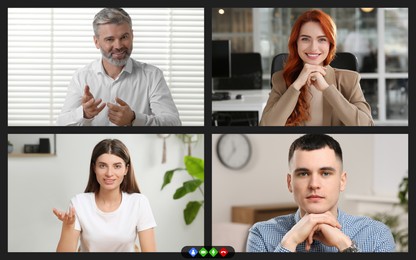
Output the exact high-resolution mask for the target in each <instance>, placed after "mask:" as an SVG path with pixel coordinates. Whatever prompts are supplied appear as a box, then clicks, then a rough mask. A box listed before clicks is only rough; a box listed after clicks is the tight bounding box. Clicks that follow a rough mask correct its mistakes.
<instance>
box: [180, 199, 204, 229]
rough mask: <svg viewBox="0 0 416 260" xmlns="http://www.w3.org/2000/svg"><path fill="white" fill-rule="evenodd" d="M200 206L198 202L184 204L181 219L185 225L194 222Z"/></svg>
mask: <svg viewBox="0 0 416 260" xmlns="http://www.w3.org/2000/svg"><path fill="white" fill-rule="evenodd" d="M201 206H202V202H199V201H190V202H188V204H186V208H185V209H184V210H183V217H184V219H185V223H186V225H189V224H191V223H192V222H193V221H194V219H195V218H196V216H197V215H198V212H199V209H200V208H201Z"/></svg>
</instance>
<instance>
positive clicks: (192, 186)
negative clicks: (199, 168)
mask: <svg viewBox="0 0 416 260" xmlns="http://www.w3.org/2000/svg"><path fill="white" fill-rule="evenodd" d="M202 183H203V181H201V180H191V181H185V182H184V183H183V184H182V187H180V188H178V189H177V190H176V192H175V194H173V198H174V199H175V200H177V199H180V198H182V197H183V196H185V195H186V194H188V193H190V192H193V191H195V190H196V189H197V188H198V187H199V186H200V185H201V184H202Z"/></svg>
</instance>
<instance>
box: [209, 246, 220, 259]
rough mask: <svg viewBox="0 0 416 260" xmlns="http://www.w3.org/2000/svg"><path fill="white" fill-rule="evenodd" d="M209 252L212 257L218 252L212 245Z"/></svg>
mask: <svg viewBox="0 0 416 260" xmlns="http://www.w3.org/2000/svg"><path fill="white" fill-rule="evenodd" d="M209 254H210V255H211V256H212V257H215V256H216V255H217V254H218V250H217V249H215V247H213V248H211V250H209Z"/></svg>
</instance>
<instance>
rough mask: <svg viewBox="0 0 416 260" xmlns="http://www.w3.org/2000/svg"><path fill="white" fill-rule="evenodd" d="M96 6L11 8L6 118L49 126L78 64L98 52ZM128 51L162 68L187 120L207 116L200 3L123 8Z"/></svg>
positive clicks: (191, 123)
mask: <svg viewBox="0 0 416 260" xmlns="http://www.w3.org/2000/svg"><path fill="white" fill-rule="evenodd" d="M99 10H100V8H9V9H8V125H9V126H45V125H54V123H55V121H56V118H57V116H58V115H59V113H60V110H61V108H62V105H63V102H64V99H65V95H66V91H67V86H68V84H69V81H70V80H71V77H72V75H73V73H74V72H75V70H77V69H78V68H81V67H83V66H85V65H86V64H88V63H89V62H91V61H92V60H93V59H97V58H99V57H100V52H99V50H97V49H96V48H95V45H94V43H93V30H92V20H93V18H94V15H95V14H96V13H97V12H98V11H99ZM125 10H126V11H127V12H128V13H129V14H130V16H131V18H132V20H133V32H134V43H133V44H134V45H133V47H134V48H133V53H132V58H135V59H137V60H139V61H141V62H146V63H150V64H153V65H155V66H157V67H159V68H160V69H162V70H163V72H164V75H165V79H166V82H167V84H168V86H169V87H170V89H171V92H172V96H173V99H174V101H175V103H176V105H177V107H178V110H179V114H180V118H181V121H182V124H183V125H184V126H202V125H203V123H204V9H203V8H125Z"/></svg>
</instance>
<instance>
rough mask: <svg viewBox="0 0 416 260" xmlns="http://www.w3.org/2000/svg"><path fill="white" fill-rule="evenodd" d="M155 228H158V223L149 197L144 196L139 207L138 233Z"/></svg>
mask: <svg viewBox="0 0 416 260" xmlns="http://www.w3.org/2000/svg"><path fill="white" fill-rule="evenodd" d="M153 227H156V221H155V218H154V216H153V212H152V209H151V207H150V203H149V200H148V199H147V197H145V196H142V198H141V201H140V207H139V217H138V220H137V225H136V229H137V232H140V231H143V230H146V229H149V228H153Z"/></svg>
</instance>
